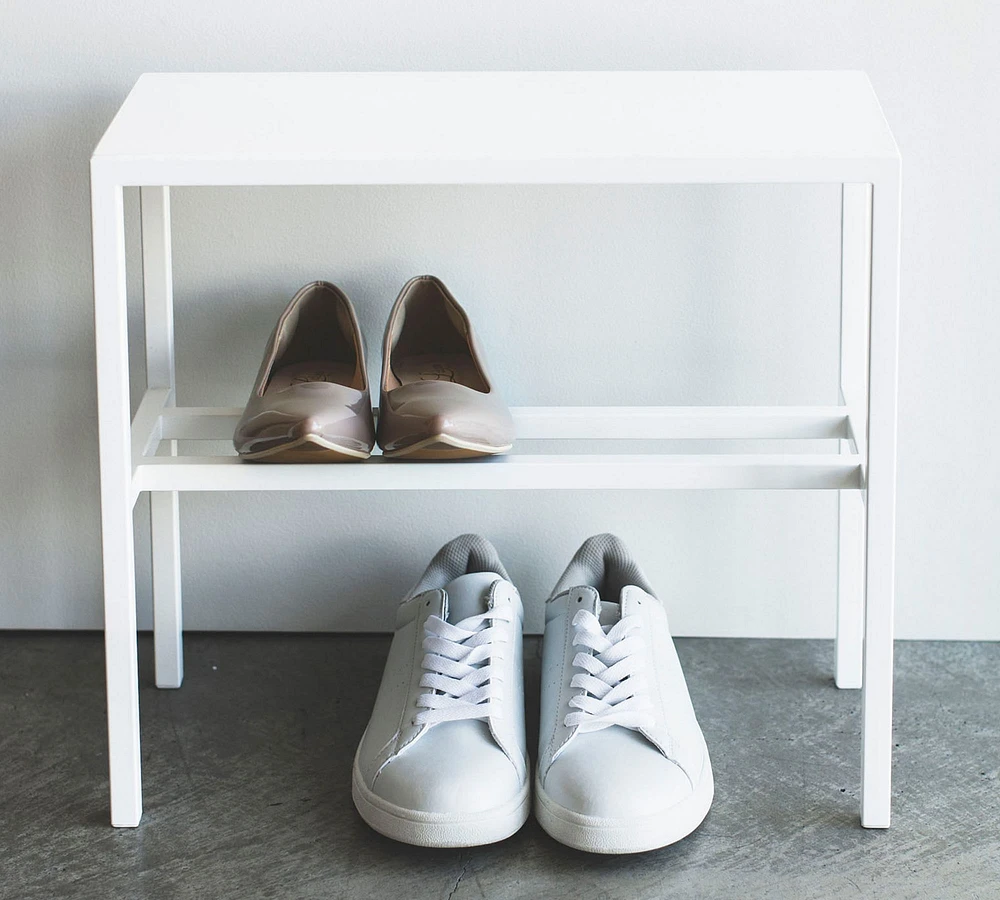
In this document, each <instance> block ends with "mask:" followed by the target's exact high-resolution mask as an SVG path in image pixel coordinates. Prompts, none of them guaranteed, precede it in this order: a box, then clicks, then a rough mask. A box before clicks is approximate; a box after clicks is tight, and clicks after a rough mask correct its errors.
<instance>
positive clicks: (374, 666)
mask: <svg viewBox="0 0 1000 900" xmlns="http://www.w3.org/2000/svg"><path fill="white" fill-rule="evenodd" d="M387 646H388V644H387V641H386V639H384V638H381V637H337V636H328V635H315V636H278V635H259V636H236V635H191V636H188V638H187V639H186V651H187V680H186V683H185V686H184V688H183V689H181V690H179V691H158V690H157V689H156V688H154V687H153V686H152V673H151V644H150V641H149V639H148V638H143V639H142V640H141V645H140V655H141V657H140V658H141V661H142V663H141V681H142V689H141V706H142V740H143V768H144V779H145V809H146V812H145V817H144V819H143V823H142V826H141V827H140V828H138V829H134V830H115V829H112V828H111V827H110V826H109V825H108V813H107V771H106V770H107V756H106V752H107V751H106V747H105V731H104V728H105V723H104V694H103V657H102V644H101V638H100V636H99V635H95V634H82V635H81V634H76V635H72V634H55V635H53V634H14V635H10V634H8V635H2V636H0V764H2V775H0V786H2V788H0V896H2V897H3V898H4V900H6V898H11V900H28V898H36V897H37V898H43V897H44V898H53V900H54V898H63V897H72V898H101V900H111V898H163V900H167V898H171V900H172V898H186V897H198V898H230V897H233V898H236V897H239V898H248V897H261V898H271V897H273V898H281V900H298V898H317V900H318V898H324V900H326V898H371V900H377V898H383V897H390V898H397V900H410V898H424V897H433V898H448V900H463V898H470V897H489V898H532V900H534V898H553V900H556V898H574V900H577V898H580V900H583V898H607V900H611V898H630V900H631V898H654V897H656V898H659V897H664V898H666V897H669V898H685V897H713V898H728V897H734V898H743V897H775V898H777V897H789V898H797V900H806V898H813V897H815V898H831V897H886V898H893V900H903V898H909V897H913V898H918V897H919V898H932V897H933V898H940V897H978V898H994V897H1000V781H998V765H1000V645H997V644H942V643H921V644H900V645H898V649H897V701H896V709H897V715H896V732H895V740H896V750H895V785H894V792H893V793H894V797H893V813H894V819H893V827H892V829H890V830H889V831H888V832H866V831H863V830H862V829H861V828H860V827H859V825H858V782H859V773H858V766H859V724H860V718H859V714H860V697H859V694H858V692H842V691H838V690H836V689H835V688H834V687H833V684H832V681H831V679H830V676H829V674H828V673H829V671H830V664H831V657H832V648H831V646H830V644H829V643H828V642H823V641H808V642H807V641H743V640H701V639H699V640H683V641H678V649H679V652H680V654H681V658H682V661H683V662H684V664H685V667H686V671H687V673H688V680H689V684H690V688H691V693H692V696H693V698H694V701H695V706H696V708H697V710H698V713H699V717H700V719H701V723H702V727H703V729H704V731H705V735H706V738H707V739H708V743H709V747H710V749H711V752H712V759H713V762H714V767H715V776H716V785H717V787H716V797H715V804H714V806H713V809H712V812H711V813H710V814H709V817H708V819H707V820H706V822H705V823H704V825H703V826H702V827H701V829H700V830H699V831H697V832H696V833H695V834H694V835H692V836H691V837H689V838H687V839H686V840H685V841H682V842H681V843H680V844H677V845H675V846H674V847H670V848H667V849H665V850H662V851H657V852H653V853H648V854H645V855H642V856H639V857H622V858H603V857H593V856H588V855H586V854H583V853H579V852H576V851H572V850H569V849H567V848H565V847H562V846H560V845H559V844H557V843H555V842H554V841H552V840H551V839H549V838H548V837H547V836H546V835H545V834H544V833H543V832H542V831H541V830H540V829H539V828H538V826H537V825H535V824H534V822H533V821H529V823H528V825H527V826H525V828H524V829H522V830H521V832H520V833H519V834H517V835H515V836H514V837H513V838H511V839H510V840H508V841H505V842H504V843H502V844H498V845H495V846H492V847H482V848H476V849H473V850H464V851H458V850H454V851H426V850H420V849H416V848H412V847H407V846H404V845H400V844H396V843H393V842H392V841H389V840H387V839H385V838H382V837H380V836H379V835H377V834H375V833H374V832H372V831H370V830H369V829H368V828H367V827H366V826H365V825H364V824H363V823H362V821H361V820H360V819H359V818H358V816H357V815H356V814H355V812H354V809H353V807H352V805H351V795H350V765H351V759H352V756H353V753H354V749H355V746H356V744H357V741H358V738H359V737H360V735H361V732H362V729H363V728H364V726H365V723H366V721H367V717H368V713H369V710H370V708H371V704H372V701H373V699H374V696H375V691H376V689H377V687H378V681H379V678H380V675H381V669H382V664H383V661H384V657H385V653H386V650H387ZM527 656H528V662H527V666H528V671H527V685H528V696H529V721H530V719H531V718H533V713H534V712H535V711H536V710H537V700H534V699H533V698H535V697H536V695H537V691H538V670H539V660H538V645H537V641H535V640H531V641H530V646H529V649H528V653H527ZM529 728H530V725H529Z"/></svg>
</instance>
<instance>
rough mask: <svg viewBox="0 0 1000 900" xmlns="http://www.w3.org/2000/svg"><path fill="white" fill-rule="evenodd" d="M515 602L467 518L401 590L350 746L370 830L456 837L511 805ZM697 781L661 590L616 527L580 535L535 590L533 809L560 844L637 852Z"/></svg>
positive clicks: (432, 842)
mask: <svg viewBox="0 0 1000 900" xmlns="http://www.w3.org/2000/svg"><path fill="white" fill-rule="evenodd" d="M602 597H603V598H604V599H602ZM612 598H614V599H612ZM523 617H524V612H523V607H522V605H521V599H520V596H519V595H518V592H517V589H516V588H515V587H514V585H513V584H511V582H510V578H509V576H508V575H507V571H506V569H504V566H503V563H501V561H500V558H499V556H498V555H497V552H496V550H495V549H494V547H493V545H492V544H490V542H489V541H487V540H486V539H485V538H482V537H480V536H479V535H472V534H468V535H462V536H461V537H458V538H455V540H453V541H451V542H450V543H448V544H446V545H445V546H444V547H442V548H441V550H440V551H439V552H438V553H437V555H436V556H435V557H434V559H433V560H432V561H431V564H430V566H428V568H427V571H426V572H425V573H424V575H423V577H422V578H421V579H420V581H419V582H418V583H417V585H416V586H415V587H414V588H413V589H412V590H411V591H410V592H409V594H407V596H406V598H405V599H404V600H403V603H402V604H401V606H400V608H399V611H398V613H397V616H396V632H395V635H394V637H393V640H392V646H391V647H390V649H389V658H388V660H387V662H386V667H385V672H384V674H383V676H382V683H381V686H380V687H379V692H378V697H377V699H376V701H375V709H374V711H373V712H372V717H371V721H370V722H369V723H368V728H367V729H366V730H365V733H364V735H363V736H362V738H361V744H360V745H359V747H358V752H357V754H356V756H355V759H354V772H353V784H352V793H353V796H354V804H355V806H356V807H357V809H358V812H359V813H360V814H361V816H362V818H363V819H364V820H365V821H366V822H367V823H368V824H369V825H371V826H372V828H374V829H375V830H376V831H378V832H381V833H382V834H384V835H386V836H388V837H391V838H394V839H396V840H399V841H404V842H406V843H409V844H417V845H420V846H425V847H468V846H474V845H478V844H488V843H492V842H494V841H499V840H503V839H504V838H506V837H509V836H510V835H512V834H514V832H516V831H517V830H518V829H519V828H520V827H521V826H522V825H523V824H524V822H525V821H526V820H527V817H528V813H529V811H530V807H531V794H530V789H529V786H528V777H529V763H528V757H527V750H526V742H525V728H524V674H523V655H522V640H521V633H522V623H523ZM713 793H714V785H713V780H712V766H711V762H710V761H709V757H708V749H707V748H706V746H705V739H704V737H703V736H702V733H701V729H700V728H699V726H698V722H697V720H696V718H695V715H694V709H693V708H692V706H691V699H690V697H689V695H688V691H687V685H686V683H685V681H684V675H683V672H682V671H681V667H680V663H679V661H678V659H677V653H676V651H675V650H674V645H673V641H672V640H671V637H670V631H669V629H668V627H667V616H666V612H665V610H664V608H663V604H662V603H661V602H660V601H659V600H658V599H657V598H656V597H655V596H654V595H653V592H652V589H651V588H650V586H649V584H648V582H647V581H646V579H645V577H644V576H643V574H642V572H641V571H640V569H639V567H638V566H637V565H636V564H635V562H634V561H633V560H632V558H631V556H630V555H629V553H628V551H627V550H626V548H625V546H624V544H622V542H621V541H620V540H619V539H618V538H616V537H614V536H613V535H609V534H604V535H597V536H595V537H592V538H590V539H589V540H587V541H586V542H584V544H583V546H582V547H581V548H580V549H579V551H578V552H577V553H576V555H575V556H574V557H573V560H572V562H570V564H569V567H568V568H567V569H566V572H565V573H564V574H563V576H562V578H560V580H559V582H558V584H557V585H556V587H555V589H554V590H553V592H552V596H551V597H550V598H549V600H548V601H547V602H546V604H545V638H544V644H543V651H542V698H541V721H540V727H539V741H538V763H537V772H536V775H535V816H536V818H537V819H538V821H539V823H540V824H541V826H542V828H544V829H545V831H547V832H548V833H549V834H550V835H551V836H552V837H554V838H555V839H556V840H558V841H561V842H562V843H564V844H567V845H569V846H571V847H576V848H577V849H580V850H589V851H591V852H594V853H636V852H640V851H643V850H652V849H654V848H656V847H664V846H666V845H667V844H671V843H674V842H675V841H678V840H680V839H681V838H683V837H685V836H686V835H688V834H690V833H691V832H692V831H693V830H694V829H695V828H697V827H698V825H699V824H701V822H702V820H703V819H704V818H705V816H706V815H707V813H708V809H709V807H710V806H711V803H712V797H713Z"/></svg>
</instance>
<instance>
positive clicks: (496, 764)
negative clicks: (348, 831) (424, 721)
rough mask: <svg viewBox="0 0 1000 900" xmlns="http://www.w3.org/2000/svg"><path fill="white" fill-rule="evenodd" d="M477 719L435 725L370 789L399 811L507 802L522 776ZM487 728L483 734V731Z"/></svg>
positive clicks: (459, 809) (469, 808)
mask: <svg viewBox="0 0 1000 900" xmlns="http://www.w3.org/2000/svg"><path fill="white" fill-rule="evenodd" d="M482 724H483V723H481V722H449V723H443V724H441V725H437V726H435V727H434V728H432V729H431V730H430V731H429V732H428V733H427V734H425V735H423V736H422V737H421V738H420V739H419V740H417V741H416V742H414V744H413V745H411V746H410V747H407V748H406V749H405V750H404V751H403V752H402V753H400V755H399V756H397V757H396V758H395V759H393V760H391V761H390V762H389V763H388V764H387V765H386V766H385V767H384V768H383V769H382V771H381V772H379V774H378V776H377V777H376V779H375V784H374V786H373V790H374V792H375V793H376V794H377V795H378V796H379V797H381V798H382V799H383V800H387V801H388V802H389V803H393V804H395V805H396V806H399V807H402V808H403V809H409V810H414V811H420V812H428V813H450V814H461V813H475V812H483V811H486V810H490V809H496V808H497V807H499V806H503V805H504V804H505V803H508V802H510V801H511V800H512V799H513V798H514V797H516V796H517V795H518V794H519V793H520V791H521V789H522V784H521V779H520V778H519V777H518V774H517V772H516V770H515V768H514V765H513V764H512V763H511V761H510V760H509V759H508V758H507V755H506V754H505V753H504V752H503V750H501V749H500V747H498V746H497V744H496V743H495V742H494V741H493V739H492V737H491V736H489V731H488V729H482V728H478V727H454V726H481V725H482ZM484 732H485V733H484Z"/></svg>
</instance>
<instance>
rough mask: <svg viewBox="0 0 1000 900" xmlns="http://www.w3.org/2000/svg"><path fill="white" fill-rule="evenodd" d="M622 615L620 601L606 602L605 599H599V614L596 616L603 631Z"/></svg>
mask: <svg viewBox="0 0 1000 900" xmlns="http://www.w3.org/2000/svg"><path fill="white" fill-rule="evenodd" d="M621 616H622V607H621V604H620V603H608V602H607V601H606V600H602V601H601V614H600V615H599V616H598V620H599V621H600V623H601V626H602V627H603V628H604V629H605V631H606V630H607V629H608V628H610V627H611V626H613V625H614V624H615V623H616V622H617V621H618V620H619V619H620V618H621Z"/></svg>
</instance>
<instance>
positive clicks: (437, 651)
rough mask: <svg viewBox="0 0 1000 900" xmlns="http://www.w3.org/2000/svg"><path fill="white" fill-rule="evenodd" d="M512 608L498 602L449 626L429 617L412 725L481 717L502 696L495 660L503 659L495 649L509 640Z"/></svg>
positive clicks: (437, 618) (497, 649) (493, 710)
mask: <svg viewBox="0 0 1000 900" xmlns="http://www.w3.org/2000/svg"><path fill="white" fill-rule="evenodd" d="M510 621H511V609H510V607H508V606H507V605H506V604H501V603H497V604H496V605H495V606H494V608H493V609H490V610H487V611H486V612H485V613H482V614H480V615H477V616H469V618H467V619H462V620H461V621H460V622H456V623H455V624H452V623H450V622H446V621H445V620H444V619H442V618H441V617H440V616H431V617H430V618H428V619H427V621H426V623H425V624H424V641H423V649H424V651H425V655H424V658H423V661H422V662H421V667H422V668H423V669H424V674H423V675H422V676H421V678H420V686H421V687H423V688H428V689H429V690H428V691H427V692H426V693H423V694H421V695H420V696H419V697H418V698H417V706H418V707H419V708H420V712H418V713H417V715H416V717H415V718H414V720H413V723H414V724H415V725H434V724H437V723H438V722H455V721H458V720H460V719H485V718H488V717H489V716H490V714H491V713H493V712H495V709H494V704H495V703H497V702H498V701H500V700H501V699H502V697H503V694H502V691H501V684H500V681H501V678H500V675H499V672H498V671H497V670H496V669H494V665H493V664H494V662H499V661H501V660H502V659H503V654H502V652H499V651H500V647H499V645H502V644H505V643H506V642H507V629H506V628H505V627H503V626H502V625H500V624H498V623H507V622H510Z"/></svg>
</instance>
